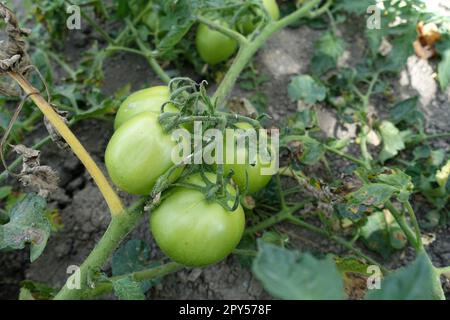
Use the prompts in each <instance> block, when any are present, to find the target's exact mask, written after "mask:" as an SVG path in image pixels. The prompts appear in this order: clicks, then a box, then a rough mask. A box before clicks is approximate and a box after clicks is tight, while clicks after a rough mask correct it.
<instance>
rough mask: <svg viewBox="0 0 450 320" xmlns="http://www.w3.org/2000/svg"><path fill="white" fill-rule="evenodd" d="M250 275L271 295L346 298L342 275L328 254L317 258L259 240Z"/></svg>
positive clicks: (306, 297) (331, 298) (278, 296)
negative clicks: (320, 258) (326, 256)
mask: <svg viewBox="0 0 450 320" xmlns="http://www.w3.org/2000/svg"><path fill="white" fill-rule="evenodd" d="M252 271H253V274H254V275H255V277H256V278H258V279H259V281H261V283H262V284H263V286H264V288H265V289H266V290H267V291H268V292H269V293H270V294H272V295H273V296H275V297H277V298H282V299H296V300H318V299H324V300H338V299H343V298H344V297H345V293H344V284H343V280H342V276H341V274H340V273H339V271H338V269H337V267H336V264H335V262H334V261H333V259H332V258H331V257H328V258H326V259H322V260H319V259H317V258H315V257H314V256H312V255H311V254H310V253H307V252H299V251H291V250H287V249H283V248H280V247H277V246H275V245H272V244H268V243H265V242H263V241H261V240H259V241H258V255H257V256H256V258H255V260H254V261H253V267H252Z"/></svg>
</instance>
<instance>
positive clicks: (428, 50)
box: [414, 21, 442, 60]
mask: <svg viewBox="0 0 450 320" xmlns="http://www.w3.org/2000/svg"><path fill="white" fill-rule="evenodd" d="M417 34H418V36H417V40H416V41H415V42H414V51H415V52H416V55H417V56H418V57H420V58H422V59H426V60H428V59H431V58H432V57H434V56H435V55H436V50H435V48H434V46H435V44H436V42H438V41H439V40H440V39H441V37H442V36H441V33H440V32H439V28H438V27H437V25H436V24H434V23H427V24H424V23H423V22H422V21H421V22H419V23H418V24H417Z"/></svg>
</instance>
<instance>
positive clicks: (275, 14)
mask: <svg viewBox="0 0 450 320" xmlns="http://www.w3.org/2000/svg"><path fill="white" fill-rule="evenodd" d="M263 5H264V8H265V9H266V10H267V12H269V14H270V16H271V17H272V19H273V20H278V19H280V9H279V8H278V4H277V1H276V0H263Z"/></svg>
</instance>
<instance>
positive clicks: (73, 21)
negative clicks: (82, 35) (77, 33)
mask: <svg viewBox="0 0 450 320" xmlns="http://www.w3.org/2000/svg"><path fill="white" fill-rule="evenodd" d="M66 13H67V14H69V16H68V17H67V20H66V26H67V29H69V30H81V8H80V7H79V6H77V5H70V6H67V9H66Z"/></svg>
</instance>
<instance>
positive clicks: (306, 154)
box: [299, 136, 325, 165]
mask: <svg viewBox="0 0 450 320" xmlns="http://www.w3.org/2000/svg"><path fill="white" fill-rule="evenodd" d="M299 141H301V142H302V152H301V155H300V157H299V160H300V162H301V163H303V164H306V165H313V164H316V163H317V162H319V161H320V159H322V157H323V155H324V154H325V149H324V147H323V146H322V144H321V143H320V142H319V141H317V140H315V139H313V138H311V137H308V136H302V137H299Z"/></svg>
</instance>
